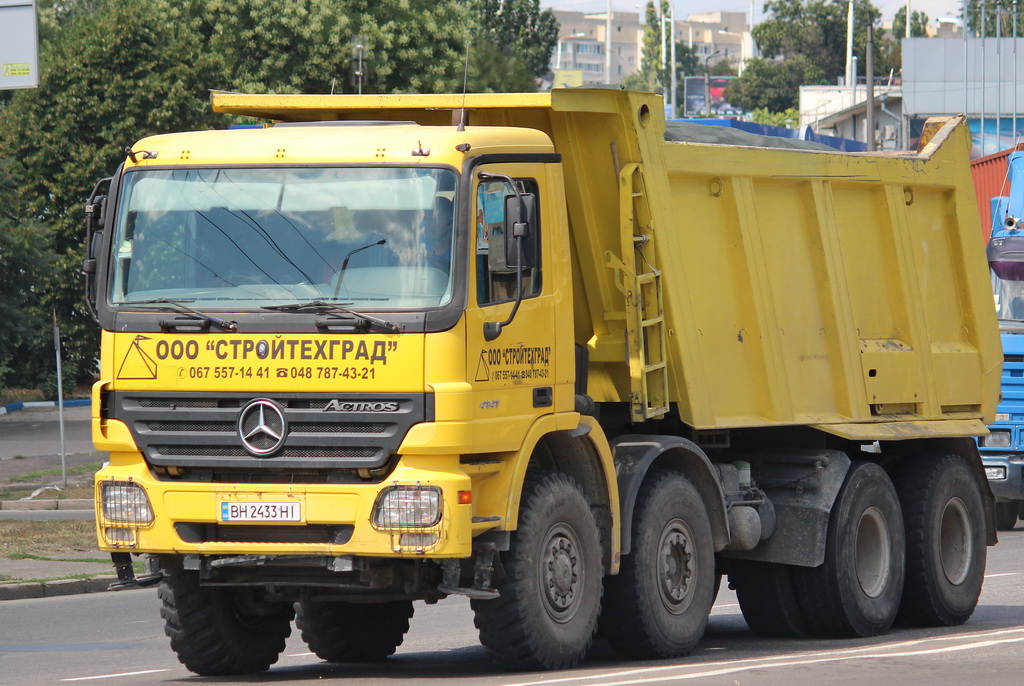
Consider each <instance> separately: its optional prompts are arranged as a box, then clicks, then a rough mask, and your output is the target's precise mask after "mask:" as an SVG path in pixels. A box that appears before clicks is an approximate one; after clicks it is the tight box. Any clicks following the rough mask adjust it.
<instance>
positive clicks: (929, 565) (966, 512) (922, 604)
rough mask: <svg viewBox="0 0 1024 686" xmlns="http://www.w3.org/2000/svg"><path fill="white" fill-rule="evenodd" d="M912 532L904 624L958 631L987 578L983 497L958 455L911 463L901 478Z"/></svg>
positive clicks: (905, 512)
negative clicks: (947, 628)
mask: <svg viewBox="0 0 1024 686" xmlns="http://www.w3.org/2000/svg"><path fill="white" fill-rule="evenodd" d="M896 489H897V492H898V493H899V497H900V504H901V506H902V508H903V519H904V521H905V523H906V530H907V579H906V583H905V584H904V587H903V603H902V606H901V607H900V614H899V618H898V619H899V621H900V623H902V624H907V625H912V626H955V625H957V624H963V623H964V622H966V621H967V620H968V619H969V618H970V616H971V614H973V613H974V608H975V607H976V606H977V604H978V596H980V595H981V584H982V582H983V581H984V579H985V558H986V555H987V551H986V549H985V544H986V536H985V514H984V509H983V506H982V502H981V493H980V492H979V489H978V483H977V481H976V480H975V478H974V474H973V472H972V471H971V469H970V467H969V466H968V465H967V463H966V462H965V461H964V460H963V459H962V458H961V457H959V456H958V455H948V454H945V455H929V456H925V455H921V456H916V457H911V458H908V460H907V462H906V463H905V465H904V467H903V468H902V469H901V471H900V472H899V474H898V475H897V477H896Z"/></svg>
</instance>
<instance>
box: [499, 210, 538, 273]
mask: <svg viewBox="0 0 1024 686" xmlns="http://www.w3.org/2000/svg"><path fill="white" fill-rule="evenodd" d="M517 238H521V239H522V248H523V252H522V255H523V259H522V264H520V263H519V249H518V246H517V245H516V239H517ZM505 264H506V265H507V266H508V267H509V269H514V268H517V267H522V268H523V269H532V268H533V267H535V266H536V265H537V196H536V195H534V194H533V193H520V194H519V195H518V196H516V195H506V196H505Z"/></svg>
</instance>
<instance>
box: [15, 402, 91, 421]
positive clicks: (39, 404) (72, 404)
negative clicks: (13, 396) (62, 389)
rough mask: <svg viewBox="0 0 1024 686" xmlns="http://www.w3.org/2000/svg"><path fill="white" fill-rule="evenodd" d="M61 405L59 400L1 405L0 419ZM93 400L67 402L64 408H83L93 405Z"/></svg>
mask: <svg viewBox="0 0 1024 686" xmlns="http://www.w3.org/2000/svg"><path fill="white" fill-rule="evenodd" d="M59 404H60V402H59V401H57V400H39V401H32V402H27V403H23V402H20V401H19V402H16V403H8V404H6V405H0V417H2V416H4V415H5V414H10V413H11V412H17V411H18V410H24V409H26V408H28V409H32V408H34V407H57V406H58V405H59ZM91 404H92V399H91V398H85V399H83V400H65V401H64V407H82V406H84V405H91Z"/></svg>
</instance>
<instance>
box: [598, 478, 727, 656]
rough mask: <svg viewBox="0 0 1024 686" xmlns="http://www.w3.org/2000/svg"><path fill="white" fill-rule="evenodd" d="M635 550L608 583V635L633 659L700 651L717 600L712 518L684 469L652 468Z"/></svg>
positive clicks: (604, 631)
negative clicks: (662, 469)
mask: <svg viewBox="0 0 1024 686" xmlns="http://www.w3.org/2000/svg"><path fill="white" fill-rule="evenodd" d="M632 537H633V539H632V540H633V546H632V548H633V549H632V552H631V553H630V554H629V555H627V556H625V558H623V561H622V567H621V569H620V570H619V574H618V576H613V577H609V578H608V580H607V581H606V583H605V585H606V590H605V597H604V610H603V613H602V618H601V625H602V628H601V635H602V636H603V637H605V638H607V639H608V641H609V643H610V644H611V646H612V647H613V648H614V649H615V650H616V651H617V652H619V653H621V654H622V655H624V656H626V657H631V658H640V659H646V658H670V657H681V656H683V655H687V654H689V653H690V651H692V650H693V649H694V647H695V646H696V645H697V643H698V642H699V641H700V639H701V637H702V636H703V635H704V628H705V627H706V626H707V623H708V615H709V614H710V612H711V605H712V604H713V603H714V601H715V579H716V576H717V575H716V574H715V557H714V546H713V543H712V540H711V524H710V523H709V521H708V515H707V512H706V511H705V510H704V503H703V501H702V500H701V497H700V495H699V494H698V493H697V489H695V488H694V487H693V484H692V483H690V480H689V479H687V478H686V477H685V476H683V475H682V474H678V473H675V472H669V471H654V472H651V473H650V474H649V475H648V476H647V478H646V479H645V480H644V483H643V485H642V486H641V487H640V493H639V494H638V495H637V510H636V512H635V514H634V517H633V530H632Z"/></svg>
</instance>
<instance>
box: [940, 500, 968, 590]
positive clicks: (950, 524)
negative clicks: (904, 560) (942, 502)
mask: <svg viewBox="0 0 1024 686" xmlns="http://www.w3.org/2000/svg"><path fill="white" fill-rule="evenodd" d="M970 522H971V519H970V515H969V514H968V513H967V505H966V504H964V501H963V500H961V499H960V498H950V500H949V502H947V503H946V507H945V509H944V510H943V512H942V523H941V525H940V528H939V560H940V561H941V563H942V572H943V574H945V575H946V579H948V580H949V583H951V584H953V585H957V586H958V585H960V584H962V583H963V582H964V580H965V579H966V578H967V575H968V574H969V573H970V571H971V557H972V556H973V553H974V549H973V539H972V538H971V524H970Z"/></svg>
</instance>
